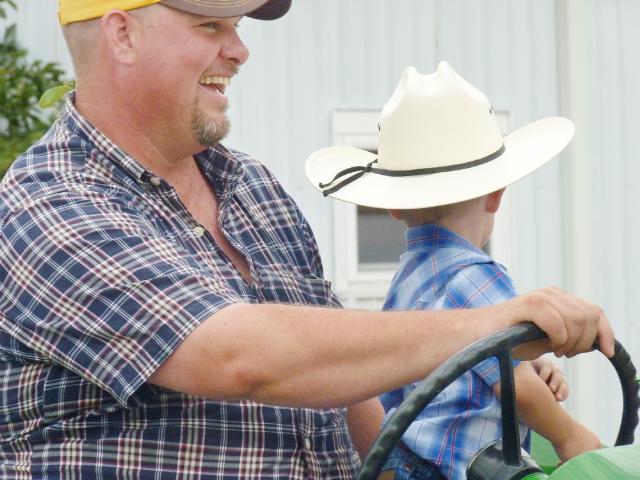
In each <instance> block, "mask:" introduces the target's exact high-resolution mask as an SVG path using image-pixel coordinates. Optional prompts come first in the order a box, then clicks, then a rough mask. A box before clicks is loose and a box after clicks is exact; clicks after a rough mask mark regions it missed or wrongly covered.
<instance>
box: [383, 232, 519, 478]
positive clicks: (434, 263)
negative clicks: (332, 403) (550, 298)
mask: <svg viewBox="0 0 640 480" xmlns="http://www.w3.org/2000/svg"><path fill="white" fill-rule="evenodd" d="M406 236H407V252H405V253H404V254H403V255H402V256H401V257H400V268H399V270H398V272H397V273H396V275H395V277H394V278H393V281H392V283H391V287H390V289H389V293H388V295H387V300H386V302H385V305H384V309H385V310H444V309H453V308H475V307H486V306H489V305H494V304H497V303H500V302H504V301H505V300H508V299H510V298H512V297H514V296H515V295H516V293H515V290H514V287H513V284H512V282H511V278H510V277H509V275H508V274H507V272H506V270H505V269H504V267H503V266H502V265H500V264H498V263H496V262H494V261H493V260H492V259H491V258H490V257H489V256H488V255H487V254H486V253H484V252H483V251H482V250H480V249H478V248H476V247H475V246H474V245H472V244H471V243H469V242H468V241H467V240H465V239H464V238H462V237H460V236H458V235H457V234H455V233H453V232H451V231H449V230H447V229H445V228H443V227H441V226H439V225H436V224H426V225H421V226H419V227H413V228H409V229H407V233H406ZM517 363H518V362H514V364H517ZM499 379H500V370H499V366H498V361H497V360H496V359H495V358H490V359H488V360H485V361H483V362H481V363H479V364H478V365H476V367H474V368H473V369H471V370H470V371H469V372H467V373H466V374H464V375H462V376H461V377H460V378H459V379H457V380H456V381H454V382H453V383H452V384H451V385H449V387H447V388H446V389H445V390H443V391H442V392H441V393H440V394H439V395H438V396H437V397H436V398H435V399H434V401H433V402H431V404H430V405H429V406H427V408H426V409H425V410H423V411H422V412H421V413H420V415H419V416H418V418H416V420H415V421H414V422H413V423H412V424H411V426H410V427H409V429H408V430H407V431H406V432H405V434H404V436H403V437H402V440H403V442H404V443H405V445H406V446H407V447H409V448H410V449H411V450H412V451H414V452H415V453H416V454H417V455H419V456H421V457H422V458H425V459H427V460H430V461H431V462H433V463H435V464H436V465H438V467H439V468H440V471H441V472H442V473H443V474H444V475H445V476H446V477H447V478H449V479H454V480H464V479H465V478H466V473H465V470H466V468H467V465H468V463H469V461H470V460H471V458H472V457H473V455H474V454H475V453H476V452H477V451H478V450H480V449H481V448H482V447H484V446H485V445H486V444H487V443H490V442H492V441H493V440H496V439H498V438H500V437H501V434H502V431H501V421H500V401H499V400H498V399H497V398H496V396H495V394H494V392H493V389H492V385H493V384H494V383H496V382H498V381H499ZM417 384H418V383H414V384H412V385H407V386H406V387H404V388H402V389H398V390H394V391H392V392H389V393H386V394H384V395H382V397H381V400H382V403H383V405H384V408H385V411H387V412H389V413H388V414H387V417H388V416H389V415H391V413H393V411H395V410H396V408H397V407H398V405H399V404H400V403H401V402H402V400H403V399H405V398H406V397H407V396H408V395H409V394H410V393H411V392H412V391H413V390H414V389H415V387H416V385H417ZM527 431H528V430H527V429H526V428H525V427H524V425H521V427H520V432H521V435H522V439H523V440H526V436H527ZM527 443H528V442H525V446H526V444H527Z"/></svg>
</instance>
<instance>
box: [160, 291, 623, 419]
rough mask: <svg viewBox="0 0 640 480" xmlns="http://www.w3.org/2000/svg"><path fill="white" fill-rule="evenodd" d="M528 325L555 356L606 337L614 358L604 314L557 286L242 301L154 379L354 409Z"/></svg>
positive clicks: (188, 389)
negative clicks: (395, 308)
mask: <svg viewBox="0 0 640 480" xmlns="http://www.w3.org/2000/svg"><path fill="white" fill-rule="evenodd" d="M528 320H531V321H533V322H535V323H536V324H538V326H540V327H541V328H542V329H543V330H545V331H546V332H547V333H548V334H549V335H550V337H551V343H552V346H553V348H552V349H554V350H556V351H561V352H563V353H568V354H575V353H578V352H580V351H587V350H589V349H590V348H591V345H592V342H593V339H594V337H595V335H596V333H599V334H600V344H601V345H602V346H603V347H604V348H605V350H606V352H607V353H609V354H612V353H613V334H612V332H611V328H610V326H609V324H608V322H607V320H606V317H604V315H603V314H602V310H601V309H599V308H598V307H596V306H594V305H592V304H590V303H588V302H583V301H581V300H579V299H576V298H575V297H571V296H568V295H566V294H565V293H564V292H561V291H560V290H558V289H545V290H541V291H538V292H534V293H532V294H528V295H526V296H524V297H518V298H515V299H512V300H509V301H508V302H504V303H501V304H499V305H495V306H492V307H487V308H483V309H473V310H449V311H419V312H418V311H414V312H365V311H355V310H341V309H330V308H320V307H302V306H288V305H272V304H269V305H266V304H236V305H231V306H229V307H227V308H224V309H222V310H221V311H219V312H218V313H216V314H215V315H213V316H212V317H211V318H209V319H208V320H206V321H205V322H203V324H202V325H200V326H199V327H198V328H196V329H195V330H194V331H193V332H192V333H191V334H190V335H189V336H188V337H187V338H186V339H185V340H184V342H183V343H182V344H181V345H180V346H179V347H178V348H177V349H176V351H175V352H174V353H173V354H172V355H171V357H169V359H168V360H167V361H166V362H165V363H164V364H163V365H161V366H160V368H159V369H158V370H157V371H156V372H155V373H154V374H153V375H152V376H151V377H150V381H151V382H152V383H155V384H157V385H160V386H163V387H166V388H170V389H174V390H178V391H182V392H185V393H190V394H194V395H202V396H206V397H209V398H213V399H229V400H239V399H247V400H254V401H258V402H261V403H271V404H277V405H285V406H305V407H318V408H324V407H333V406H343V405H352V404H354V403H358V402H361V401H363V400H366V399H368V398H372V397H374V396H377V395H378V394H380V393H382V392H385V391H389V390H392V389H394V388H398V387H400V386H402V385H405V384H407V383H410V382H412V381H415V380H417V379H421V378H423V377H424V376H425V375H427V374H428V373H430V372H431V371H432V370H433V369H434V368H435V367H437V366H438V365H440V364H441V363H442V362H443V361H444V360H446V359H447V358H449V357H450V356H451V355H453V354H454V353H456V352H458V351H459V350H461V349H462V348H464V347H466V346H467V345H469V344H470V343H472V342H473V341H475V340H477V339H479V338H481V337H484V336H486V335H488V334H491V333H494V332H495V331H497V330H499V329H502V328H505V327H507V326H510V325H512V324H514V323H517V322H522V321H528ZM545 345H546V349H545ZM521 351H524V350H521ZM545 351H548V343H547V344H544V343H543V344H537V345H536V348H534V349H529V351H528V355H529V358H534V357H537V356H539V355H541V354H542V353H544V352H545Z"/></svg>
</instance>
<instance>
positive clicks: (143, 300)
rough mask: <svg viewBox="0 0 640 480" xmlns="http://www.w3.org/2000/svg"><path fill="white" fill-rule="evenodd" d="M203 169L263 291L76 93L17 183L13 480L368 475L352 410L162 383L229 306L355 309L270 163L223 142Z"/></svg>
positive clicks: (13, 201) (1, 313)
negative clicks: (169, 365) (194, 334)
mask: <svg viewBox="0 0 640 480" xmlns="http://www.w3.org/2000/svg"><path fill="white" fill-rule="evenodd" d="M196 160H197V162H198V164H199V166H200V168H201V170H202V171H203V172H204V174H205V176H206V177H207V178H208V179H209V180H210V182H211V185H212V186H213V187H214V188H215V191H216V194H217V196H218V199H219V204H220V205H219V208H220V212H219V217H220V219H219V223H220V228H221V230H222V231H223V232H224V234H225V235H226V237H227V238H228V239H229V240H230V242H231V243H232V244H233V245H234V246H235V247H236V248H237V249H238V250H240V251H241V252H242V253H244V255H245V256H246V257H247V260H248V262H249V265H250V268H251V276H252V283H251V284H247V283H246V282H245V281H244V280H243V279H242V277H241V276H240V275H239V273H238V272H237V271H236V270H235V268H234V267H233V265H232V264H231V263H230V261H229V260H228V258H227V257H226V256H225V255H224V253H223V252H222V251H221V250H220V249H219V248H218V247H217V245H216V244H215V242H214V241H213V238H212V237H211V236H210V234H209V233H208V232H206V231H204V229H203V228H202V227H201V226H200V225H198V224H197V223H196V221H195V220H194V218H193V217H192V216H191V215H190V214H189V212H188V211H187V210H186V208H185V207H184V205H183V204H182V203H181V202H180V200H179V199H178V197H177V194H176V192H175V190H174V189H173V188H172V187H171V186H170V185H168V184H167V183H166V182H164V181H163V180H162V179H159V178H157V177H155V176H154V174H153V172H149V171H147V170H145V169H144V168H143V167H142V166H141V165H140V164H138V163H137V162H136V161H135V160H134V159H133V158H131V157H129V156H128V155H127V154H126V153H125V152H123V151H122V150H120V149H118V147H117V146H116V145H114V144H113V143H112V142H111V141H110V140H109V139H107V138H106V137H105V136H104V135H102V134H101V133H100V132H99V131H98V130H96V129H95V128H93V127H92V126H91V125H90V124H89V123H88V122H87V121H86V120H85V119H83V118H82V117H81V116H80V115H79V113H78V112H77V111H76V110H75V108H74V106H73V96H72V97H71V98H70V99H69V100H68V101H67V103H66V106H65V108H64V110H63V112H62V114H61V117H60V119H59V120H58V122H57V123H56V124H55V125H54V126H53V127H52V128H51V130H50V131H49V133H48V134H47V135H46V136H45V137H44V138H43V139H42V140H41V141H40V142H39V143H37V144H36V145H34V146H33V147H32V148H31V149H30V150H29V151H28V152H26V153H25V154H24V155H23V156H22V157H20V158H19V159H18V160H17V161H16V162H15V164H14V165H13V166H12V168H11V170H10V171H9V173H8V174H7V176H6V177H5V179H4V181H3V184H2V187H1V188H0V285H1V287H2V293H1V294H0V382H1V393H0V394H1V398H0V478H3V479H9V478H20V479H30V478H36V479H58V478H64V479H74V478H84V479H87V478H100V479H105V480H106V479H111V478H127V479H139V478H140V479H187V478H188V479H204V478H282V479H292V478H300V479H302V478H352V477H353V476H354V475H355V471H356V469H357V467H358V458H357V454H356V453H355V451H354V450H353V448H352V445H351V441H350V438H349V435H348V433H347V429H346V422H345V412H344V410H309V409H290V408H275V407H271V406H265V405H259V404H255V403H251V402H239V403H231V402H215V401H209V400H206V399H204V398H200V397H195V396H187V395H183V394H180V393H176V392H173V391H169V390H164V389H161V388H158V387H155V386H153V385H151V384H149V383H147V379H148V378H149V376H150V375H151V374H152V373H153V372H154V371H155V370H156V369H157V368H158V366H159V365H160V364H162V362H163V361H164V360H166V359H167V357H168V356H169V355H170V354H171V353H172V352H173V351H174V350H175V349H176V347H177V346H178V345H179V344H180V343H181V341H182V340H183V339H184V338H185V337H186V336H187V335H189V333H190V332H191V331H192V330H194V328H196V327H197V326H198V325H199V324H200V323H201V322H202V321H204V320H205V319H207V318H208V317H210V316H211V315H212V314H214V313H215V312H217V311H218V310H220V309H221V308H223V307H225V306H227V305H230V304H233V303H239V302H244V303H259V302H279V303H290V304H317V305H331V306H338V303H337V301H336V299H335V297H334V296H333V294H332V292H331V289H330V285H329V284H328V283H327V282H326V281H324V280H323V278H322V267H321V264H320V259H319V256H318V252H317V247H316V243H315V240H314V238H313V235H312V233H311V231H310V228H309V226H308V224H307V222H306V221H305V219H304V217H303V216H302V214H301V213H300V211H299V210H298V208H297V207H296V205H295V204H294V202H293V201H292V200H291V198H290V197H289V196H288V195H287V194H286V193H285V192H284V191H283V189H282V187H281V186H280V185H279V184H278V182H277V181H276V180H275V179H274V178H273V177H272V175H271V174H270V173H269V172H268V171H267V170H266V169H265V167H264V166H262V165H261V164H259V163H258V162H256V161H254V160H252V159H250V158H248V157H247V156H245V155H242V154H240V153H237V152H233V151H230V150H228V149H225V148H224V147H222V146H219V147H216V148H214V149H209V150H207V151H205V152H203V153H202V154H200V155H198V156H197V157H196ZM310 334H311V335H312V334H313V332H310ZM247 341H251V332H247ZM211 375H217V369H216V365H211Z"/></svg>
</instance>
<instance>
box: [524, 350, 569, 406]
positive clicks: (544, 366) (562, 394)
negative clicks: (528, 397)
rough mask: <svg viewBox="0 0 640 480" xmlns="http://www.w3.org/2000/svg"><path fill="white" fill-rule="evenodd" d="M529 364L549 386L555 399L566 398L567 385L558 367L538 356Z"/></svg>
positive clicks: (562, 399) (563, 399) (567, 392)
mask: <svg viewBox="0 0 640 480" xmlns="http://www.w3.org/2000/svg"><path fill="white" fill-rule="evenodd" d="M531 366H532V367H533V369H534V370H535V372H536V373H537V374H538V377H540V379H541V380H542V381H543V382H544V383H545V384H546V385H547V387H549V390H550V391H551V393H553V395H554V396H555V397H556V400H558V401H559V402H563V401H565V400H566V399H567V397H568V396H569V386H568V385H567V382H566V380H565V378H564V373H563V372H562V370H561V369H560V367H558V366H557V365H556V364H555V363H553V362H552V361H551V360H549V359H547V358H545V357H538V358H536V359H535V360H532V361H531Z"/></svg>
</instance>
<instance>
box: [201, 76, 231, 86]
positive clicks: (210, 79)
mask: <svg viewBox="0 0 640 480" xmlns="http://www.w3.org/2000/svg"><path fill="white" fill-rule="evenodd" d="M200 83H201V84H203V85H211V84H217V85H229V84H230V83H231V78H229V77H220V76H217V75H207V76H204V77H202V78H200Z"/></svg>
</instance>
